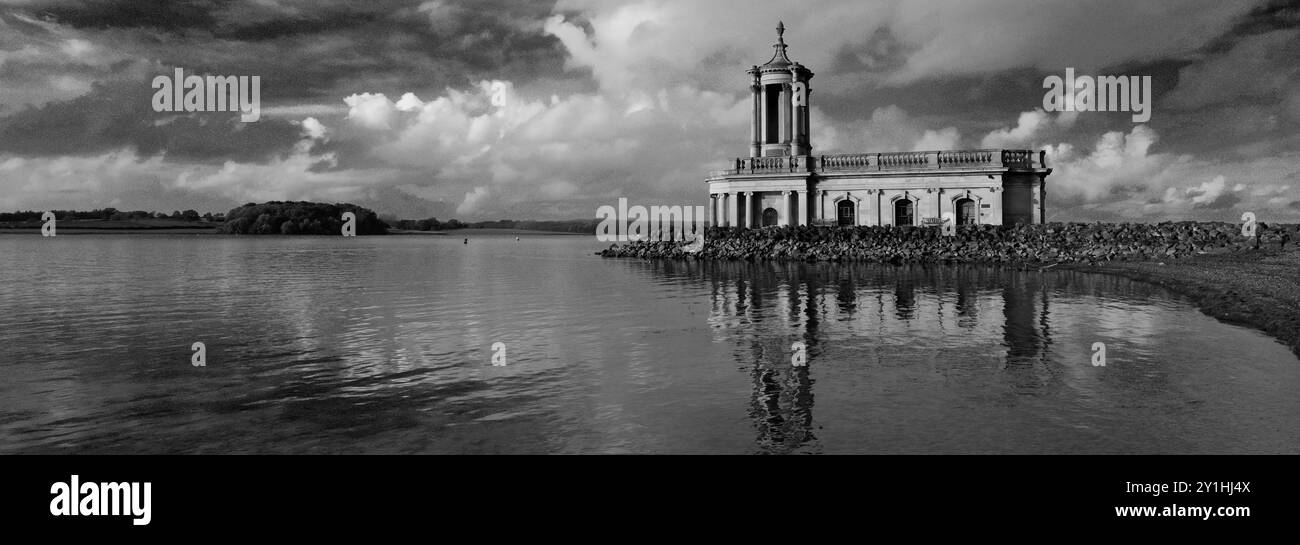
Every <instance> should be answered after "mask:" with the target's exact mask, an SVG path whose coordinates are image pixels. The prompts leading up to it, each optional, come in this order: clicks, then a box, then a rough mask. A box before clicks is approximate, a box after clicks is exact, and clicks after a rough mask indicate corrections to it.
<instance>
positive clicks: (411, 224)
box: [393, 218, 600, 233]
mask: <svg viewBox="0 0 1300 545" xmlns="http://www.w3.org/2000/svg"><path fill="white" fill-rule="evenodd" d="M599 223H600V220H598V219H590V220H558V221H524V220H496V221H478V222H471V223H465V222H461V221H460V220H455V219H452V220H447V221H446V222H441V221H438V218H428V219H422V220H398V221H396V222H395V225H393V228H395V229H404V230H408V231H451V230H454V229H527V230H531V231H553V232H560V233H595V232H596V225H598V224H599Z"/></svg>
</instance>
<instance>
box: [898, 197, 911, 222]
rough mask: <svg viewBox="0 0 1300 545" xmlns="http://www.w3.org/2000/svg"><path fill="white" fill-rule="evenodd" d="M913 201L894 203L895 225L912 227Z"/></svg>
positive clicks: (903, 200) (904, 200) (905, 200)
mask: <svg viewBox="0 0 1300 545" xmlns="http://www.w3.org/2000/svg"><path fill="white" fill-rule="evenodd" d="M913 223H914V221H913V220H912V201H909V200H907V199H899V200H897V201H894V225H912V224H913Z"/></svg>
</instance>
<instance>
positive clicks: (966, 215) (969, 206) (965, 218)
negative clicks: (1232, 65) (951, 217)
mask: <svg viewBox="0 0 1300 545" xmlns="http://www.w3.org/2000/svg"><path fill="white" fill-rule="evenodd" d="M955 205H956V208H957V225H975V224H976V223H979V220H978V218H979V216H978V215H977V214H978V213H979V212H978V209H977V208H976V207H975V201H974V200H972V199H957V202H956V203H955Z"/></svg>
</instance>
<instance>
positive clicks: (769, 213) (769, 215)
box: [763, 208, 780, 227]
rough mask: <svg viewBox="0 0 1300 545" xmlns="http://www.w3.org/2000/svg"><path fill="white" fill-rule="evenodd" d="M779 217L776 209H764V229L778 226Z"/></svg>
mask: <svg viewBox="0 0 1300 545" xmlns="http://www.w3.org/2000/svg"><path fill="white" fill-rule="evenodd" d="M779 217H780V216H779V215H777V213H776V209H775V208H765V209H763V227H767V226H769V225H776V223H777V218H779Z"/></svg>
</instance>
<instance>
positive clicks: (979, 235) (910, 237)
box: [599, 221, 1297, 264]
mask: <svg viewBox="0 0 1300 545" xmlns="http://www.w3.org/2000/svg"><path fill="white" fill-rule="evenodd" d="M1296 227H1297V226H1295V225H1288V226H1273V227H1270V226H1267V225H1265V224H1260V231H1259V232H1260V235H1261V236H1260V237H1259V243H1260V244H1261V245H1267V246H1270V247H1277V246H1278V245H1279V244H1283V243H1286V242H1289V241H1290V240H1292V239H1295V238H1296V235H1297V230H1296ZM705 239H706V242H705V244H704V248H703V249H702V250H700V251H698V252H695V253H690V252H687V251H686V250H684V246H685V244H684V243H681V242H675V241H636V242H629V243H626V244H622V245H619V244H614V245H611V246H610V247H609V248H607V249H605V250H603V251H601V252H599V255H602V256H605V257H639V258H652V259H653V258H665V259H720V260H748V261H832V262H834V261H861V262H880V263H926V262H931V263H933V262H947V263H1009V264H1012V263H1027V264H1047V263H1099V262H1107V261H1150V260H1164V259H1177V258H1180V257H1187V256H1192V255H1199V254H1214V253H1228V252H1237V251H1244V250H1249V249H1253V248H1254V247H1255V243H1256V240H1255V238H1249V237H1244V236H1242V234H1241V226H1240V225H1238V224H1232V223H1217V222H1216V223H1206V222H1191V221H1187V222H1166V223H1159V224H1144V223H1118V224H1115V223H1048V224H1040V225H963V226H958V227H957V228H956V233H955V234H954V235H952V236H943V234H942V231H941V230H940V229H939V228H938V227H824V226H807V227H765V228H761V229H739V228H726V227H711V228H709V229H708V231H707V232H706V236H705Z"/></svg>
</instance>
